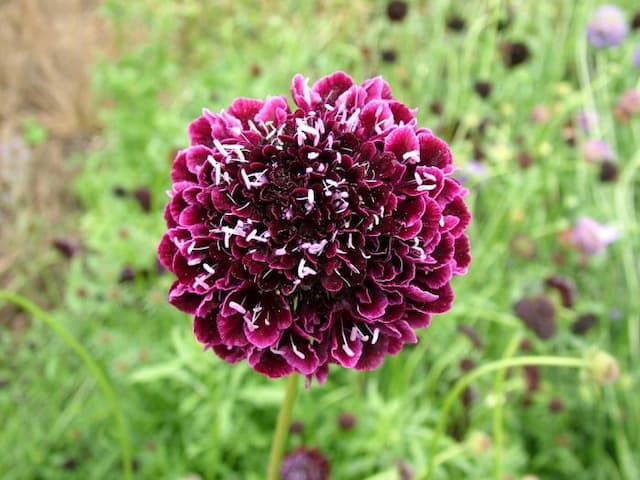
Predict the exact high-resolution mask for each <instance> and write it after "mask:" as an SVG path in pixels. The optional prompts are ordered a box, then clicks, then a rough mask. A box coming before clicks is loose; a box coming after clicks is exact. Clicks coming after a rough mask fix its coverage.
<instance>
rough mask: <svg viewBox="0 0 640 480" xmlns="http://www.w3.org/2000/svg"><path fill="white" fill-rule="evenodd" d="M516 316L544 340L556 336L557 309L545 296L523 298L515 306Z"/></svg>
mask: <svg viewBox="0 0 640 480" xmlns="http://www.w3.org/2000/svg"><path fill="white" fill-rule="evenodd" d="M513 309H514V312H515V314H516V315H517V316H518V317H519V318H520V320H522V321H523V322H524V324H525V325H526V326H527V327H528V328H530V329H531V330H533V332H534V333H535V334H536V335H537V336H538V338H540V339H542V340H547V339H549V338H551V337H553V336H554V335H555V334H556V319H555V315H556V312H555V308H553V303H551V302H550V301H549V299H548V298H547V297H545V296H538V297H530V298H523V299H522V300H519V301H518V302H516V304H515V305H514V306H513Z"/></svg>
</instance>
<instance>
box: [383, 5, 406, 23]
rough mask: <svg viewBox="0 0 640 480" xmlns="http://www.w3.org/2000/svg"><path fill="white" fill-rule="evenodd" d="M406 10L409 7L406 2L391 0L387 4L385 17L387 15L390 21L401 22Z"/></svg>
mask: <svg viewBox="0 0 640 480" xmlns="http://www.w3.org/2000/svg"><path fill="white" fill-rule="evenodd" d="M408 11H409V7H408V6H407V2H403V1H400V0H393V1H392V2H389V3H388V4H387V17H389V20H391V21H392V22H401V21H402V20H404V17H406V16H407V12H408Z"/></svg>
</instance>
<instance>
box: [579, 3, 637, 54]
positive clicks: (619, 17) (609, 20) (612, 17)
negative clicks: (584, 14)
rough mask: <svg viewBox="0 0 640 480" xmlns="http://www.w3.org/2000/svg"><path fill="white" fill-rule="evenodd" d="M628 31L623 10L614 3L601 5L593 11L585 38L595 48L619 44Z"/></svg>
mask: <svg viewBox="0 0 640 480" xmlns="http://www.w3.org/2000/svg"><path fill="white" fill-rule="evenodd" d="M628 31H629V25H628V24H627V20H626V19H625V16H624V12H623V11H622V10H621V9H620V8H619V7H617V6H615V5H603V6H602V7H599V8H597V9H596V10H595V12H593V17H592V18H591V22H590V23H589V25H588V27H587V38H588V39H589V42H591V44H592V45H593V46H594V47H596V48H605V47H615V46H617V45H620V44H621V43H622V42H623V40H624V39H625V37H626V36H627V33H628Z"/></svg>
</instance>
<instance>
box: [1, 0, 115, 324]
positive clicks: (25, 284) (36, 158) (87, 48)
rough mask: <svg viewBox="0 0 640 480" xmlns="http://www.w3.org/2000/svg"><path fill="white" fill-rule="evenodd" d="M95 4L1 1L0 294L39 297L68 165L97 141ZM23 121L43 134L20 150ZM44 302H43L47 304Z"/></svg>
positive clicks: (63, 230) (67, 203)
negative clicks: (31, 122) (93, 68)
mask: <svg viewBox="0 0 640 480" xmlns="http://www.w3.org/2000/svg"><path fill="white" fill-rule="evenodd" d="M98 5H99V2H98V1H96V0H10V1H8V2H6V1H5V2H0V18H1V19H2V21H0V45H2V55H0V245H2V248H1V249H0V288H11V289H14V290H26V292H27V294H28V293H29V292H30V291H31V293H35V292H36V291H37V292H38V293H40V294H42V293H43V292H42V288H43V282H45V280H43V278H42V276H41V275H40V274H41V272H42V271H43V269H47V271H48V274H49V273H51V272H52V271H53V274H54V275H55V271H56V268H58V264H59V263H60V258H59V256H58V255H56V254H55V253H54V252H52V251H51V247H50V242H51V239H52V238H54V237H55V236H60V235H68V232H72V231H73V228H74V217H76V215H77V210H78V209H77V206H76V205H75V202H74V200H73V195H72V194H71V192H70V191H69V185H70V180H71V179H72V177H73V175H74V172H75V170H76V167H75V166H74V165H72V162H71V161H70V158H71V156H72V154H73V153H75V152H79V151H82V150H84V149H86V148H88V146H89V144H90V143H91V141H92V140H93V139H94V138H95V136H96V133H97V132H98V121H97V117H96V113H95V109H94V108H93V103H92V95H91V84H90V77H89V74H90V67H91V65H92V62H93V61H94V60H95V56H96V53H97V52H98V51H99V50H100V49H102V48H104V47H106V46H107V45H106V44H107V43H108V39H109V35H108V32H107V31H106V29H105V27H104V25H103V24H102V23H101V21H100V20H99V18H98V16H97V12H96V10H97V7H98ZM26 119H32V120H34V121H36V122H37V123H38V124H40V125H42V126H43V127H45V128H46V129H47V131H48V133H49V135H48V138H47V140H46V141H45V142H44V143H42V144H40V145H38V146H36V147H30V146H28V145H26V144H25V143H24V141H23V140H22V138H23V126H24V122H25V120H26ZM45 283H47V284H48V283H51V282H50V281H48V282H45ZM54 283H55V282H54ZM45 290H46V289H45ZM44 293H45V295H44V296H40V298H39V299H38V300H39V301H40V302H41V303H49V302H48V301H47V300H53V299H52V298H49V299H47V295H46V292H44ZM57 293H59V292H56V293H54V295H55V294H57ZM49 296H50V297H51V295H49ZM4 311H5V317H6V316H7V315H8V311H7V310H6V309H5V310H4ZM2 321H3V319H2V310H0V323H1V322H2ZM5 322H6V318H5Z"/></svg>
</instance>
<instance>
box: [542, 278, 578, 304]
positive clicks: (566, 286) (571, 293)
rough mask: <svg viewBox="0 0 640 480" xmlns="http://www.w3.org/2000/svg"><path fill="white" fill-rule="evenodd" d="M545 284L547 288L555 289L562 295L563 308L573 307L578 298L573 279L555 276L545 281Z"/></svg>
mask: <svg viewBox="0 0 640 480" xmlns="http://www.w3.org/2000/svg"><path fill="white" fill-rule="evenodd" d="M545 284H546V285H547V287H551V288H554V289H555V290H556V291H557V292H558V293H559V294H560V298H561V300H562V306H563V307H565V308H571V307H573V302H574V301H575V297H576V284H575V282H574V281H573V280H572V279H571V278H566V277H561V276H560V275H553V276H551V277H548V278H547V279H546V280H545Z"/></svg>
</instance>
